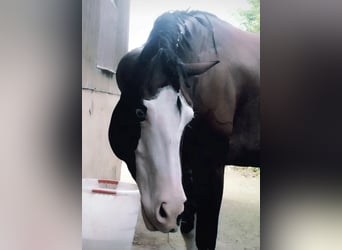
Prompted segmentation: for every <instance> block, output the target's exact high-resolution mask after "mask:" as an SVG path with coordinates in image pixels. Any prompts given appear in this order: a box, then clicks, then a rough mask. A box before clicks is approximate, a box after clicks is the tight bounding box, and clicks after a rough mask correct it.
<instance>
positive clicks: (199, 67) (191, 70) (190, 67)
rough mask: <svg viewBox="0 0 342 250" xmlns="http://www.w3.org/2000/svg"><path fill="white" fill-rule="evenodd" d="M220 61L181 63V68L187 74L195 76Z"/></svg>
mask: <svg viewBox="0 0 342 250" xmlns="http://www.w3.org/2000/svg"><path fill="white" fill-rule="evenodd" d="M219 62H220V61H211V62H200V63H183V69H184V71H185V73H186V74H187V75H188V76H196V75H200V74H203V73H204V72H206V71H207V70H209V69H210V68H211V67H213V66H214V65H216V64H218V63H219Z"/></svg>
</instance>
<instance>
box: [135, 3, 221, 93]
mask: <svg viewBox="0 0 342 250" xmlns="http://www.w3.org/2000/svg"><path fill="white" fill-rule="evenodd" d="M209 18H217V17H216V16H215V15H213V14H210V13H207V12H204V11H198V10H192V11H188V10H186V11H171V12H165V13H164V14H162V15H161V16H159V17H158V18H157V19H156V21H155V22H154V25H153V29H152V31H151V33H150V35H149V37H148V39H147V42H146V43H145V45H144V47H143V49H142V51H141V54H140V56H139V59H138V60H139V62H140V63H139V64H140V65H142V66H143V67H147V69H146V70H145V73H144V74H150V73H151V72H152V71H153V69H154V68H155V67H157V66H159V67H162V70H163V72H164V73H165V74H166V75H167V77H168V78H171V79H175V78H177V79H178V78H179V77H180V74H182V76H183V77H185V74H184V72H183V70H182V69H181V68H180V67H179V65H180V63H181V62H183V60H184V58H186V57H187V56H189V54H190V53H191V51H193V47H192V45H191V40H192V39H193V34H194V32H193V30H192V29H193V26H194V25H196V26H197V27H202V28H204V29H205V30H207V32H208V34H209V35H210V34H211V36H212V39H213V43H212V45H213V46H214V48H215V51H216V45H215V39H214V32H213V28H212V24H211V22H210V19H209ZM189 24H193V25H189ZM148 72H150V73H148ZM147 78H148V77H147ZM171 82H172V85H173V87H174V88H175V89H176V90H178V89H179V81H178V80H177V81H171ZM148 87H149V88H151V89H154V88H155V86H148ZM152 92H153V91H152Z"/></svg>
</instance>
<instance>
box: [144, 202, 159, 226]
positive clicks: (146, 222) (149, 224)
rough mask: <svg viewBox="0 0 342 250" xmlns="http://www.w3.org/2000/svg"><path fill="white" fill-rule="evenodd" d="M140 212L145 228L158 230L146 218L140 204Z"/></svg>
mask: <svg viewBox="0 0 342 250" xmlns="http://www.w3.org/2000/svg"><path fill="white" fill-rule="evenodd" d="M141 213H142V216H143V219H144V222H145V225H146V227H147V229H148V230H150V231H158V229H157V228H156V227H155V226H154V225H153V224H152V223H151V221H150V220H149V219H148V217H147V215H146V213H145V210H144V207H143V206H141Z"/></svg>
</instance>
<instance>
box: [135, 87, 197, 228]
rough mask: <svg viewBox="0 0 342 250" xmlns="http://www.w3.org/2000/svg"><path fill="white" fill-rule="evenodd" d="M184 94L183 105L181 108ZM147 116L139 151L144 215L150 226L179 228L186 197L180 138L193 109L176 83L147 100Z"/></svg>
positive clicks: (138, 182)
mask: <svg viewBox="0 0 342 250" xmlns="http://www.w3.org/2000/svg"><path fill="white" fill-rule="evenodd" d="M178 96H179V98H180V101H181V106H182V107H181V109H180V110H179V109H178V108H177V98H178ZM143 103H144V105H145V106H146V107H147V114H146V120H145V121H143V122H142V123H141V137H140V139H139V142H138V146H137V149H136V151H135V156H136V170H137V173H136V181H137V184H138V187H139V190H140V193H141V202H142V210H143V215H144V216H143V218H144V221H145V225H146V227H147V228H148V229H149V230H159V231H161V232H170V231H171V230H175V229H177V217H178V216H179V215H180V214H181V213H182V212H183V209H184V202H185V200H186V197H185V193H184V190H183V186H182V171H181V163H180V153H179V148H180V140H181V136H182V133H183V130H184V127H185V126H186V124H187V123H188V122H190V120H191V119H192V118H193V111H192V109H191V107H190V106H189V105H188V104H187V103H186V101H185V100H184V97H183V96H181V94H179V93H177V92H176V91H175V90H174V89H173V88H172V87H170V86H167V87H164V88H162V89H161V90H160V92H159V93H158V95H157V97H156V98H154V99H152V100H143Z"/></svg>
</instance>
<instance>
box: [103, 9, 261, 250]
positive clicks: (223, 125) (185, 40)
mask: <svg viewBox="0 0 342 250" xmlns="http://www.w3.org/2000/svg"><path fill="white" fill-rule="evenodd" d="M116 79H117V84H118V87H119V89H120V91H121V97H120V100H119V102H118V104H117V105H116V107H115V109H114V112H113V115H112V119H111V123H110V127H109V141H110V145H111V147H112V149H113V151H114V153H115V154H116V156H117V157H119V158H120V159H122V160H123V161H125V162H126V163H127V166H128V169H129V171H130V173H131V175H132V177H133V178H134V179H135V180H136V182H137V185H138V187H139V190H140V193H141V204H142V215H143V219H144V222H145V225H146V227H147V228H148V229H149V230H152V231H156V230H158V231H161V232H165V233H166V232H175V231H176V230H177V228H178V226H179V225H180V227H181V232H182V233H188V232H190V231H191V230H192V229H193V227H194V216H195V215H196V245H197V247H198V249H215V246H216V237H217V225H218V216H219V212H220V206H221V200H222V193H223V180H224V166H225V165H227V164H229V165H238V166H256V167H258V166H259V147H260V132H259V130H260V119H259V115H260V111H259V98H260V93H259V92H260V91H259V89H260V88H259V87H260V39H259V35H256V34H253V33H249V32H245V31H242V30H239V29H237V28H235V27H233V26H232V25H230V24H228V23H226V22H224V21H222V20H220V19H219V18H217V17H216V16H214V15H212V14H210V13H207V12H202V11H174V12H167V13H165V14H163V15H161V16H160V17H159V18H158V19H157V20H156V21H155V23H154V27H153V29H152V31H151V33H150V35H149V38H148V40H147V42H146V44H145V45H144V46H143V47H142V48H137V49H134V50H132V51H131V52H129V53H127V54H126V55H125V56H124V57H123V58H122V59H121V61H120V63H119V65H118V68H117V73H116Z"/></svg>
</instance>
